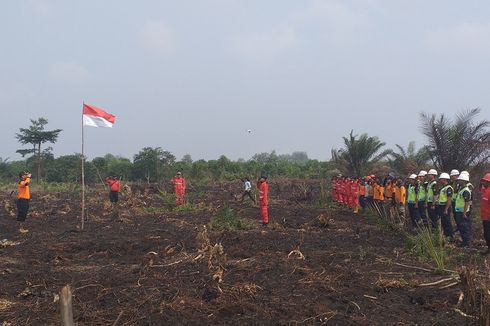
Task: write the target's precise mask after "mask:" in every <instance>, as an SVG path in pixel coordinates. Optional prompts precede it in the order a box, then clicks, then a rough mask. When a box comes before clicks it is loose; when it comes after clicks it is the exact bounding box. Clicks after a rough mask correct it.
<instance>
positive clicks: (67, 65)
mask: <svg viewBox="0 0 490 326" xmlns="http://www.w3.org/2000/svg"><path fill="white" fill-rule="evenodd" d="M49 75H50V76H51V77H52V78H54V79H56V80H60V81H66V82H75V83H82V82H84V81H86V80H87V79H88V78H89V77H90V74H89V73H88V71H87V69H85V67H84V66H82V65H80V64H77V63H73V62H56V63H54V64H52V65H51V67H50V69H49Z"/></svg>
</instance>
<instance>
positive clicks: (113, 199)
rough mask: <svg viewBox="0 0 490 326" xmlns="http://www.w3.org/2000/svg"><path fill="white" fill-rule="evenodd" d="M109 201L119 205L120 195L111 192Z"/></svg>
mask: <svg viewBox="0 0 490 326" xmlns="http://www.w3.org/2000/svg"><path fill="white" fill-rule="evenodd" d="M109 200H110V201H111V203H117V202H118V201H119V193H118V192H117V191H110V192H109Z"/></svg>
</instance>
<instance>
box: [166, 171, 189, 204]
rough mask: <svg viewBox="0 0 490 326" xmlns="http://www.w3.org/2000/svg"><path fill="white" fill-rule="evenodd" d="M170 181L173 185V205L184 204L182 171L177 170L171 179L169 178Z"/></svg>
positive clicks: (184, 186)
mask: <svg viewBox="0 0 490 326" xmlns="http://www.w3.org/2000/svg"><path fill="white" fill-rule="evenodd" d="M170 182H171V183H172V184H173V185H174V191H175V205H177V206H180V205H184V203H185V188H186V185H185V179H184V177H183V176H182V172H180V171H177V174H176V175H175V176H174V177H173V178H172V180H170Z"/></svg>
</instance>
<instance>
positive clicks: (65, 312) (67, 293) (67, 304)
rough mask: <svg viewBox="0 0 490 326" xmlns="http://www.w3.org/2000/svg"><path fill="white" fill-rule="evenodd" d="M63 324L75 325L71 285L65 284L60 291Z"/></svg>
mask: <svg viewBox="0 0 490 326" xmlns="http://www.w3.org/2000/svg"><path fill="white" fill-rule="evenodd" d="M60 307H61V325H63V326H73V307H72V300H71V290H70V286H69V285H65V286H64V287H63V289H61V293H60Z"/></svg>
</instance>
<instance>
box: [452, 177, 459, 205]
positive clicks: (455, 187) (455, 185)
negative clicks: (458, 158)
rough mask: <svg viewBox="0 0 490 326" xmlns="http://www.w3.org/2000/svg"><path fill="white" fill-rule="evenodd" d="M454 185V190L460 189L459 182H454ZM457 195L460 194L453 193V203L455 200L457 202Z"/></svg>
mask: <svg viewBox="0 0 490 326" xmlns="http://www.w3.org/2000/svg"><path fill="white" fill-rule="evenodd" d="M452 186H453V190H454V191H457V190H458V183H456V182H454V183H453V185H452ZM457 195H458V194H455V195H453V204H454V202H456V197H458V196H457Z"/></svg>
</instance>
